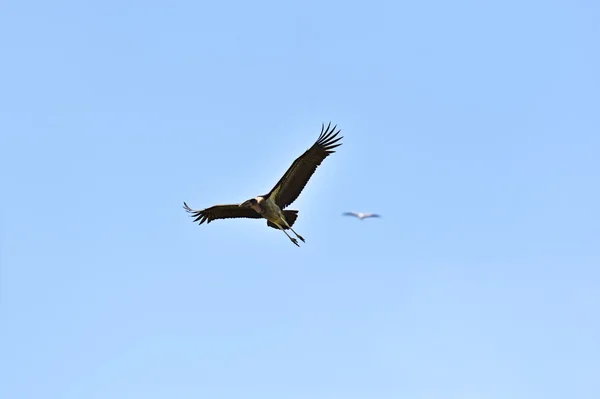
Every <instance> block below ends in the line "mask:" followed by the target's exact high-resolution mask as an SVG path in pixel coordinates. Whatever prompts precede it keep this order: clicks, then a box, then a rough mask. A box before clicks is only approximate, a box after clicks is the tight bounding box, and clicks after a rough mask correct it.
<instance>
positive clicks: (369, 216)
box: [363, 213, 381, 218]
mask: <svg viewBox="0 0 600 399" xmlns="http://www.w3.org/2000/svg"><path fill="white" fill-rule="evenodd" d="M363 217H364V218H380V217H381V215H378V214H377V213H365V214H364V215H363Z"/></svg>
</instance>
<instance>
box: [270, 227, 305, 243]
mask: <svg viewBox="0 0 600 399" xmlns="http://www.w3.org/2000/svg"><path fill="white" fill-rule="evenodd" d="M275 225H276V226H277V227H279V230H281V231H283V234H285V235H286V236H287V237H288V238H289V239H290V240H291V241H292V242H293V243H294V244H296V246H297V247H299V246H300V245H298V240H296V239H295V238H292V237H290V235H289V234H288V233H287V231H285V230H284V229H283V227H281V226H280V225H279V223H275ZM302 241H304V240H302Z"/></svg>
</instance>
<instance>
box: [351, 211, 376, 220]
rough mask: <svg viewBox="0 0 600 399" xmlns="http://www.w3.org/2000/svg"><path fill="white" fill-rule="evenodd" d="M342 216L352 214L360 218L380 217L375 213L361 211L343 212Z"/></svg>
mask: <svg viewBox="0 0 600 399" xmlns="http://www.w3.org/2000/svg"><path fill="white" fill-rule="evenodd" d="M342 215H344V216H354V217H357V218H359V219H360V220H363V219H366V218H380V217H381V216H380V215H378V214H376V213H363V212H344V213H342Z"/></svg>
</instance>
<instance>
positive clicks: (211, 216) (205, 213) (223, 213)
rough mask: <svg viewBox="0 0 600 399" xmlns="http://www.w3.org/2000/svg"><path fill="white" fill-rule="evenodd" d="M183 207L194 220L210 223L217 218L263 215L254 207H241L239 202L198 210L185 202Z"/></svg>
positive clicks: (256, 217)
mask: <svg viewBox="0 0 600 399" xmlns="http://www.w3.org/2000/svg"><path fill="white" fill-rule="evenodd" d="M183 209H185V210H186V211H187V212H188V213H190V214H191V215H192V217H194V218H196V219H194V222H198V221H200V223H199V224H202V223H204V222H206V223H210V222H212V221H213V220H215V219H232V218H250V219H260V218H261V217H262V216H260V214H259V213H258V212H256V211H255V210H254V209H252V208H240V207H239V205H238V204H231V205H215V206H211V207H210V208H206V209H202V210H196V209H192V208H190V207H189V206H188V204H186V203H185V202H184V203H183Z"/></svg>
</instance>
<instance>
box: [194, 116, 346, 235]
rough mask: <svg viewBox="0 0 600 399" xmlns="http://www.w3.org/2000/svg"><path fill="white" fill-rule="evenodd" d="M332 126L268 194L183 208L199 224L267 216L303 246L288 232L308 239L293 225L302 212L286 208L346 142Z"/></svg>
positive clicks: (322, 132)
mask: <svg viewBox="0 0 600 399" xmlns="http://www.w3.org/2000/svg"><path fill="white" fill-rule="evenodd" d="M330 127H331V122H330V123H329V125H327V128H325V125H324V124H323V125H322V126H321V134H320V135H319V138H318V139H317V141H316V142H315V143H314V144H313V145H312V147H310V148H309V149H308V150H306V151H305V152H304V154H302V155H301V156H299V157H298V158H297V159H296V160H295V161H294V163H292V166H290V167H289V169H288V170H287V172H285V174H284V175H283V177H282V178H281V179H279V181H278V182H277V184H276V185H275V187H273V189H272V190H271V191H269V193H268V194H265V195H259V196H258V197H254V198H251V199H249V200H247V201H244V202H242V203H241V204H230V205H215V206H211V207H210V208H206V209H202V210H194V209H191V208H190V207H189V206H188V205H187V204H186V203H185V202H184V203H183V208H184V209H185V210H186V211H187V212H189V213H191V216H192V217H194V218H195V219H194V222H198V221H200V223H199V224H202V223H204V222H206V223H210V222H212V221H213V220H215V219H230V218H251V219H260V218H264V219H267V226H269V227H272V228H274V229H279V230H281V231H283V232H284V233H285V235H286V236H287V237H288V238H289V239H290V240H291V241H292V242H293V243H294V244H296V245H297V246H300V245H298V240H296V239H295V238H292V237H290V235H289V234H288V233H287V232H286V230H288V229H289V230H291V231H292V232H293V233H294V234H295V235H296V237H298V238H299V239H300V240H302V242H305V241H304V238H302V236H300V235H299V234H298V233H296V232H295V231H294V229H293V228H292V226H293V225H294V222H295V221H296V218H297V217H298V211H295V210H285V211H284V210H283V209H285V208H286V207H287V206H289V205H291V204H292V202H294V201H295V200H296V198H298V196H299V195H300V193H301V192H302V190H303V189H304V186H306V183H308V180H309V179H310V178H311V176H312V175H313V173H315V170H316V169H317V167H318V166H319V165H320V164H321V162H323V160H324V159H325V158H327V157H328V156H329V154H333V153H334V152H335V151H333V149H334V148H336V147H338V146H340V145H342V143H337V142H338V141H339V140H341V139H342V138H343V137H338V138H336V136H337V135H338V133H339V132H340V131H339V130H338V131H337V132H335V128H336V127H337V125H336V126H334V127H333V129H330Z"/></svg>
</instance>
